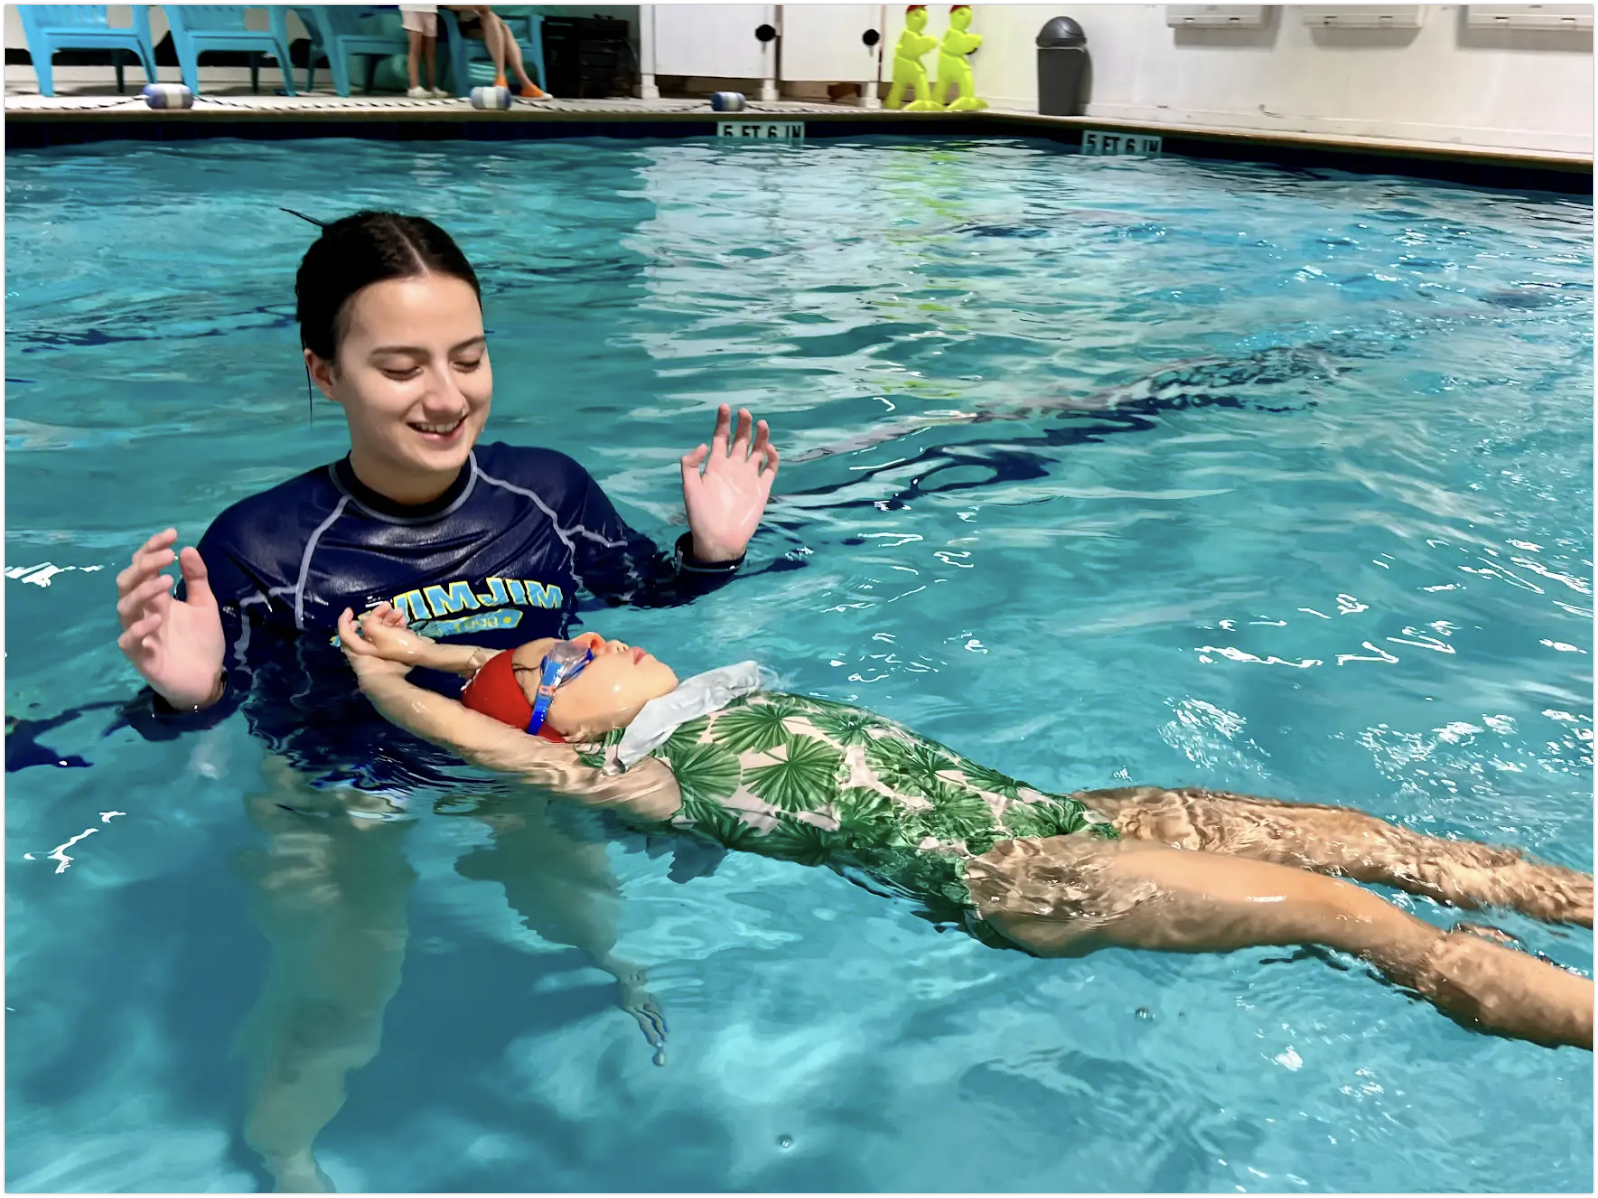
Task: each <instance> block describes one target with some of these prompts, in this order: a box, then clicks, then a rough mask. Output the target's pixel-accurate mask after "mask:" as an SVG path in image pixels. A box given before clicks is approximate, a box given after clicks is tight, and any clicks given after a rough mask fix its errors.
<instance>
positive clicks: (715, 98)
mask: <svg viewBox="0 0 1598 1198" xmlns="http://www.w3.org/2000/svg"><path fill="white" fill-rule="evenodd" d="M748 103H749V102H748V101H747V100H746V99H744V94H743V92H712V93H711V95H710V107H711V109H712V110H713V111H715V112H742V111H743V110H744V108H745V107H746V106H747V105H748Z"/></svg>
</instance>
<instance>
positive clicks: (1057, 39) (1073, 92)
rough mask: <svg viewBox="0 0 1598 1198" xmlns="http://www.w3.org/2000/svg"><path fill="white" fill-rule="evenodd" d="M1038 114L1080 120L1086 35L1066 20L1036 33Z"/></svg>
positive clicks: (1054, 21) (1083, 89)
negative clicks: (1078, 118)
mask: <svg viewBox="0 0 1598 1198" xmlns="http://www.w3.org/2000/svg"><path fill="white" fill-rule="evenodd" d="M1037 41H1038V113H1039V114H1040V115H1042V116H1081V115H1082V110H1083V108H1084V107H1085V106H1086V103H1087V97H1086V95H1085V92H1086V88H1085V87H1084V86H1083V84H1084V82H1085V81H1086V77H1087V69H1088V46H1087V42H1088V39H1087V35H1086V34H1085V33H1083V32H1082V26H1080V25H1078V24H1077V23H1076V22H1075V21H1073V20H1072V19H1071V18H1070V17H1055V18H1054V20H1052V21H1050V22H1049V23H1048V24H1047V25H1045V26H1044V27H1043V28H1042V29H1041V30H1039V31H1038V39H1037Z"/></svg>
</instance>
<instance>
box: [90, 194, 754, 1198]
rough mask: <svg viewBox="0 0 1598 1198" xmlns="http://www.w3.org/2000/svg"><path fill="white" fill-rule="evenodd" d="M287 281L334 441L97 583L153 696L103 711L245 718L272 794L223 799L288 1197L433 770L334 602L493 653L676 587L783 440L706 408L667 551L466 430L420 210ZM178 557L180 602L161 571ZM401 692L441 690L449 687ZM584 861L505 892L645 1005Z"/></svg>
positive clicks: (483, 373)
mask: <svg viewBox="0 0 1598 1198" xmlns="http://www.w3.org/2000/svg"><path fill="white" fill-rule="evenodd" d="M295 296H296V300H297V316H298V320H299V326H300V340H301V345H302V349H303V356H304V363H305V368H306V370H307V371H308V373H309V376H310V378H311V379H312V380H314V382H315V384H316V387H317V388H318V389H319V390H320V391H321V393H322V395H323V396H325V397H326V398H327V399H329V400H331V401H333V402H334V403H336V404H338V405H339V407H340V408H342V409H343V413H344V417H345V419H346V421H347V422H348V425H349V435H350V452H349V454H348V455H347V456H346V457H344V458H343V459H342V460H340V461H337V462H334V463H331V464H329V465H327V466H323V467H319V468H317V469H315V470H312V471H309V472H308V473H305V474H302V475H300V476H298V477H297V478H292V479H289V480H288V481H286V482H284V483H282V484H280V485H278V486H276V487H273V488H271V489H269V490H267V491H264V492H262V493H260V494H256V495H252V496H249V497H248V498H245V499H243V500H240V501H239V502H237V503H235V504H233V505H232V506H231V507H229V508H228V509H227V510H226V511H225V512H223V513H222V514H221V515H220V516H218V517H217V518H216V520H215V521H214V522H213V523H212V524H211V527H210V528H209V530H207V532H206V534H205V536H204V537H203V538H201V540H200V543H199V548H198V549H197V550H196V549H194V548H184V549H183V550H182V551H181V553H174V548H175V545H176V540H177V533H176V532H175V531H174V530H172V529H168V530H167V531H165V532H163V533H158V534H157V535H156V536H154V537H151V538H150V539H149V540H148V541H147V542H146V543H145V544H144V545H143V546H141V547H140V548H139V549H138V551H137V552H135V553H134V555H133V560H132V562H131V564H130V565H129V566H128V568H127V569H126V570H124V571H122V573H121V574H120V575H119V576H118V578H117V616H118V618H119V620H120V621H121V626H122V635H121V639H120V640H119V641H118V644H119V645H120V647H121V649H122V651H123V653H124V654H125V655H126V656H127V658H128V660H129V661H130V662H132V664H133V665H134V667H135V668H137V670H138V671H139V673H140V674H141V675H143V677H144V679H145V681H146V682H148V683H149V689H148V690H147V691H146V692H144V694H143V695H142V696H140V698H138V699H136V700H135V701H134V702H133V703H131V704H130V705H129V707H128V709H127V710H126V711H125V717H126V719H127V721H128V723H129V724H131V725H132V726H133V727H134V729H135V730H137V731H138V732H139V733H140V734H141V735H143V736H145V737H147V738H150V739H162V740H165V739H172V738H175V737H177V736H179V735H181V734H183V733H184V732H187V731H191V730H195V729H198V728H205V727H208V726H210V725H213V724H216V723H218V722H219V721H220V720H221V719H222V718H224V717H225V716H226V715H228V714H229V713H230V712H232V711H233V710H235V709H236V708H239V707H242V709H243V712H244V715H245V716H246V718H247V720H248V722H249V726H250V729H251V731H252V732H253V733H254V734H255V736H256V737H257V738H258V739H259V740H261V741H264V742H265V744H266V745H267V747H268V748H269V749H270V751H271V752H272V754H273V756H272V757H271V758H269V760H268V761H267V763H266V767H265V780H266V783H267V785H266V786H265V787H264V788H263V789H262V791H261V793H259V794H252V795H249V796H247V797H246V799H245V805H246V809H247V811H248V812H249V815H250V818H251V819H252V821H254V823H255V824H256V826H257V827H258V828H260V829H261V830H262V831H263V832H264V833H265V834H266V846H265V848H264V849H262V850H261V851H260V852H259V853H258V854H254V855H253V856H252V857H251V862H252V864H251V866H250V868H249V869H248V870H247V871H246V872H247V876H248V877H249V878H250V881H251V886H252V900H253V902H252V906H253V908H254V913H255V918H256V921H257V923H258V924H259V926H260V927H261V929H262V931H263V932H264V933H265V935H266V936H267V938H268V940H269V941H270V943H271V946H272V967H271V969H270V970H269V972H268V978H267V983H266V986H265V988H264V990H263V992H262V996H261V999H260V1002H259V1003H258V1005H257V1007H256V1009H255V1011H253V1012H252V1013H251V1015H250V1016H249V1018H248V1019H247V1020H246V1022H245V1027H244V1030H243V1033H242V1048H243V1051H244V1055H245V1057H246V1059H247V1061H248V1064H249V1071H250V1077H251V1080H250V1083H249V1085H250V1090H249V1097H248V1100H247V1104H246V1112H245V1137H246V1139H247V1140H248V1142H249V1143H250V1144H251V1145H252V1146H254V1147H255V1148H256V1149H257V1150H258V1151H259V1152H260V1153H261V1154H262V1156H263V1157H264V1158H265V1160H266V1162H267V1165H268V1168H269V1169H270V1170H271V1171H272V1173H273V1174H274V1176H275V1177H276V1179H277V1181H278V1184H279V1185H280V1186H281V1187H282V1188H285V1189H306V1188H316V1187H318V1186H320V1185H323V1184H325V1182H326V1179H325V1178H324V1177H323V1176H322V1175H321V1173H320V1171H319V1170H318V1169H317V1167H316V1164H315V1161H314V1159H313V1157H312V1155H311V1146H312V1143H313V1141H314V1139H315V1137H316V1135H317V1133H318V1132H319V1130H320V1129H321V1127H322V1126H323V1125H324V1124H325V1123H326V1122H327V1120H328V1119H330V1118H331V1117H332V1116H333V1115H334V1113H335V1112H337V1111H338V1109H339V1107H340V1106H341V1104H342V1103H343V1101H344V1077H345V1074H346V1073H347V1072H348V1071H349V1070H351V1069H354V1068H358V1067H359V1066H361V1065H362V1064H364V1063H365V1062H366V1061H368V1060H370V1059H371V1057H372V1056H373V1054H374V1053H375V1052H376V1051H377V1045H378V1041H379V1036H380V1030H381V1022H382V1016H383V1010H384V1007H385V1004H386V1003H387V1002H388V1000H389V998H390V997H392V995H393V993H394V992H395V990H396V988H397V987H398V985H399V977H400V968H401V965H402V963H403V959H404V952H405V943H406V935H407V920H406V891H407V889H408V887H409V885H410V882H411V880H412V878H413V876H414V874H413V872H412V871H411V869H410V866H409V865H408V864H407V863H406V861H405V856H404V851H403V841H402V838H403V835H404V832H405V829H406V828H407V827H408V826H409V825H408V824H407V823H405V822H385V819H384V817H391V816H393V815H395V814H397V813H398V809H399V808H401V807H403V805H404V802H405V797H406V795H407V794H408V792H409V791H410V790H411V789H412V787H413V786H414V784H415V783H417V782H418V781H422V782H426V781H436V780H437V779H438V777H439V775H438V774H437V772H436V769H435V767H442V766H443V765H444V764H445V763H446V762H447V760H448V759H447V757H446V756H445V755H442V754H439V753H438V752H437V751H436V750H433V749H432V748H431V747H430V746H428V745H426V744H424V743H422V742H419V741H412V740H409V738H406V737H404V736H402V735H399V734H397V733H396V732H395V730H394V729H393V728H392V727H390V726H389V725H388V724H386V723H385V722H384V721H382V720H381V719H378V718H377V717H376V716H375V715H374V713H373V712H372V710H371V707H370V705H369V704H367V703H366V701H365V700H364V699H362V698H361V696H360V693H359V691H358V690H357V689H356V688H355V687H354V685H353V684H352V679H351V678H350V676H349V673H348V671H347V670H346V669H345V668H344V667H343V663H342V662H341V661H340V659H339V655H338V650H337V649H336V648H335V647H334V645H333V642H334V624H335V621H336V619H337V616H338V613H339V612H340V611H342V610H343V609H344V608H345V607H347V606H354V607H357V608H363V609H364V608H366V607H369V606H371V605H372V604H373V603H375V602H377V601H378V600H388V601H390V602H392V603H393V604H395V605H396V606H398V607H403V608H404V609H405V611H406V612H407V614H408V615H409V616H410V618H411V620H412V622H413V624H415V625H417V626H418V628H419V630H421V631H425V632H426V633H427V634H428V635H429V636H431V637H432V638H433V639H435V640H438V641H440V642H442V643H445V644H447V643H449V642H452V641H468V642H470V643H472V644H489V645H496V644H497V645H503V646H504V647H507V648H509V647H512V646H515V645H519V644H521V643H522V642H523V641H525V640H527V639H529V638H531V637H539V636H564V635H566V633H567V631H568V628H569V625H570V622H571V620H572V618H573V616H574V614H575V612H576V610H577V603H578V598H579V593H580V592H587V593H588V594H590V595H593V596H595V597H597V598H598V599H599V600H601V601H603V602H606V603H633V604H636V605H645V606H659V605H666V604H676V603H685V602H688V601H691V600H692V599H694V598H695V597H696V596H699V595H703V594H705V593H706V592H708V591H711V590H714V589H716V588H717V587H720V586H722V585H724V584H725V583H726V582H727V581H728V580H729V579H730V578H731V577H733V576H734V574H735V573H736V571H737V570H738V568H739V564H740V563H741V561H742V559H743V555H744V550H745V547H746V546H747V545H748V543H749V540H750V538H751V536H752V535H753V534H754V532H755V529H756V527H757V526H758V525H759V523H760V520H761V515H762V513H763V511H764V509H765V505H766V500H767V497H768V496H769V494H770V491H771V485H772V481H773V479H774V478H775V476H776V471H777V466H778V455H777V450H776V447H775V446H773V445H772V444H771V443H770V440H769V433H768V430H767V428H766V424H765V422H764V421H761V422H759V424H758V425H753V422H752V421H751V419H750V416H749V413H748V412H740V413H739V414H738V420H737V425H736V428H734V427H733V421H732V417H731V413H730V412H729V410H728V408H727V407H726V406H725V405H724V406H722V407H721V409H720V411H719V412H718V414H717V418H716V424H715V432H714V435H713V436H712V438H711V443H710V445H709V446H705V445H701V446H699V447H698V448H697V449H695V450H693V451H692V452H690V453H688V454H687V455H685V456H684V457H683V458H682V461H681V467H682V486H683V499H684V503H685V506H686V509H687V515H688V525H689V531H688V532H686V533H684V534H683V535H682V537H681V538H680V539H679V540H678V541H677V544H676V547H675V550H674V551H673V552H672V553H670V554H663V553H662V552H661V551H660V550H659V549H658V548H657V547H656V545H655V544H654V543H653V542H652V541H650V540H649V539H648V538H647V537H645V536H643V535H641V534H640V533H638V532H635V531H634V530H633V529H631V528H629V527H628V526H627V525H626V524H625V523H624V522H623V521H622V519H621V517H620V516H619V515H618V514H617V512H616V509H615V507H614V506H613V505H612V504H611V502H610V500H609V499H608V498H607V497H606V495H605V493H604V491H603V490H601V488H600V487H599V484H598V483H596V482H595V481H594V479H593V478H592V477H590V476H589V474H588V472H587V471H586V470H584V469H583V467H582V466H580V465H578V464H577V462H575V461H573V460H572V459H571V458H569V457H567V456H565V455H564V454H561V453H556V452H554V451H552V450H547V449H534V448H522V447H519V446H512V445H504V444H479V443H478V438H479V437H480V435H481V434H482V432H483V428H484V425H485V423H486V422H487V419H488V415H489V410H490V407H491V404H492V400H493V391H494V385H493V371H492V366H491V363H490V357H489V345H488V339H487V337H486V335H485V331H484V323H483V308H482V303H481V295H480V287H479V284H478V279H477V274H476V272H475V271H474V270H473V269H472V266H471V264H470V263H469V262H468V261H467V259H466V256H465V255H464V254H462V252H461V251H460V249H459V248H458V247H457V246H456V244H455V242H454V241H453V240H451V238H450V237H449V235H448V234H447V233H445V232H444V231H443V230H442V229H440V228H439V227H438V226H437V225H435V224H433V223H432V222H431V221H427V220H423V219H421V218H418V217H411V216H401V215H397V214H395V213H386V212H361V213H357V214H355V215H353V216H349V217H345V218H344V219H342V220H337V221H334V222H332V223H331V224H328V225H326V226H325V227H324V228H323V229H322V232H321V235H320V237H318V238H317V240H316V241H315V243H314V244H313V245H312V246H311V247H310V249H309V250H308V251H307V252H306V254H305V257H304V259H303V261H302V262H301V263H300V267H299V273H298V275H297V277H296V280H295ZM501 302H504V301H501ZM540 399H541V400H547V401H548V402H552V403H558V402H560V397H558V396H545V397H540ZM606 432H607V430H605V429H603V428H593V429H587V430H581V429H579V430H576V431H575V434H574V435H582V436H587V437H593V436H596V435H597V436H601V437H603V436H605V435H606ZM224 481H225V480H224ZM174 561H176V562H178V564H179V566H180V569H181V573H182V576H183V577H182V587H181V588H180V590H179V592H178V593H177V594H176V595H174V594H173V593H172V580H171V579H170V578H169V577H168V576H167V575H166V574H165V573H164V571H165V570H166V569H167V568H168V567H170V566H171V565H172V564H173V562H174ZM416 679H417V681H419V682H422V683H424V684H426V685H432V686H436V687H439V688H441V689H442V690H443V691H444V693H446V694H454V693H457V692H458V691H459V689H460V685H461V682H460V679H459V678H457V677H455V676H453V675H448V674H433V675H430V676H429V675H425V674H424V673H423V672H421V671H418V673H417V675H416ZM373 817H377V818H375V819H374V818H373ZM546 839H547V838H546ZM575 856H578V857H580V856H581V854H580V853H576V854H575ZM589 857H590V858H591V859H590V860H589V861H588V863H587V865H588V868H587V872H586V873H583V874H581V876H573V873H572V869H571V868H568V867H567V865H562V867H561V869H560V870H554V869H553V867H552V873H551V876H550V877H549V878H548V879H546V881H547V882H548V884H547V885H544V886H542V887H540V888H539V889H538V890H537V893H536V895H533V897H532V898H531V899H529V898H527V897H525V896H521V897H518V898H516V899H515V900H514V901H516V902H517V903H518V904H520V905H519V908H518V909H519V910H521V911H522V913H523V917H524V918H525V919H526V920H527V922H528V923H529V924H530V925H532V926H534V927H535V928H537V929H538V930H540V931H542V932H545V933H546V934H547V935H548V936H549V937H550V938H553V939H561V938H562V937H565V938H566V939H564V940H563V941H562V942H564V943H570V944H573V945H574V946H575V947H578V948H580V949H581V950H582V951H583V952H584V953H586V954H587V955H588V957H589V958H590V959H591V960H592V961H593V962H594V963H595V964H596V965H597V966H599V967H600V968H602V969H605V970H607V971H609V972H611V973H613V974H614V975H615V976H616V977H617V979H618V982H619V983H620V984H621V990H622V1001H623V1004H624V1005H625V1006H627V1007H628V1009H630V1010H634V1011H635V1012H638V1011H642V1010H643V1009H644V1008H645V1007H646V1006H647V1003H646V1002H645V999H646V998H647V996H646V995H644V996H642V997H640V993H641V990H640V987H641V982H640V980H639V978H638V976H637V974H636V971H634V970H632V969H631V968H630V967H629V966H627V964H626V963H625V962H621V961H618V960H617V959H616V958H614V956H613V955H612V954H611V952H610V949H611V947H612V946H613V944H614V932H615V929H614V924H613V921H612V923H611V924H609V925H606V924H605V923H604V921H603V920H596V919H595V918H593V916H592V914H591V912H592V911H593V910H594V909H595V905H594V903H593V902H592V901H591V898H590V895H591V894H592V893H593V892H594V891H595V890H596V889H599V890H602V889H603V888H604V886H605V884H606V879H607V874H606V871H605V870H604V868H603V867H604V858H603V854H602V853H597V854H589ZM578 863H579V864H581V862H578ZM568 864H569V863H568ZM523 872H526V871H525V870H523ZM557 874H558V876H556V875H557Z"/></svg>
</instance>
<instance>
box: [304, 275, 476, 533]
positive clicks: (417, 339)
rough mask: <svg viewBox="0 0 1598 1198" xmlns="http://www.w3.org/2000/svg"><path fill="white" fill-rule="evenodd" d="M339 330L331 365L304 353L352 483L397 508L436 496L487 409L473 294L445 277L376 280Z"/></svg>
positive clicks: (349, 307) (352, 302) (352, 303)
mask: <svg viewBox="0 0 1598 1198" xmlns="http://www.w3.org/2000/svg"><path fill="white" fill-rule="evenodd" d="M339 324H340V325H341V332H342V335H341V336H340V338H339V341H338V353H337V357H336V359H335V360H334V361H333V362H328V361H325V360H324V359H322V358H318V357H317V356H316V355H315V354H313V353H310V352H309V351H307V353H306V365H307V366H308V368H309V369H310V371H311V377H312V378H313V379H314V380H315V381H316V384H317V386H318V387H320V388H321V390H322V393H323V394H324V395H326V396H327V397H328V398H329V399H331V400H332V401H333V402H334V403H336V404H338V405H340V406H341V407H342V408H343V409H344V415H345V417H346V419H348V421H349V426H350V464H351V466H353V467H354V469H355V473H356V476H357V477H358V478H360V480H361V481H362V482H364V483H365V484H366V485H367V486H369V487H372V488H373V489H374V490H376V491H378V492H380V493H382V494H384V495H387V496H388V497H389V498H391V499H393V500H395V501H396V502H399V503H425V502H427V501H428V500H430V499H433V498H435V497H436V496H438V495H440V494H442V493H443V492H444V491H445V490H447V489H448V487H449V485H450V484H451V483H452V482H454V481H455V478H456V476H457V475H458V474H459V473H460V470H461V467H462V466H464V465H465V464H466V458H467V455H468V454H469V453H470V452H471V448H472V445H473V444H474V443H475V442H476V441H477V438H478V435H479V434H480V433H481V432H482V430H483V425H484V423H485V422H486V421H487V420H488V411H489V407H490V405H491V403H492V401H493V395H494V373H493V369H492V368H491V366H490V364H489V360H488V344H487V341H486V339H485V337H484V333H483V312H482V308H481V306H480V305H479V304H478V302H477V293H476V292H475V291H473V290H472V287H471V284H469V283H467V282H465V281H464V280H462V279H458V278H455V277H454V276H453V275H446V274H422V275H417V276H415V277H413V278H402V279H385V280H384V281H382V282H380V283H373V284H372V285H371V286H369V287H363V288H362V289H361V290H360V291H357V292H356V293H355V294H354V295H353V296H351V297H350V298H349V300H348V301H347V302H346V303H345V305H344V308H343V310H342V311H341V313H340V315H339Z"/></svg>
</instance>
